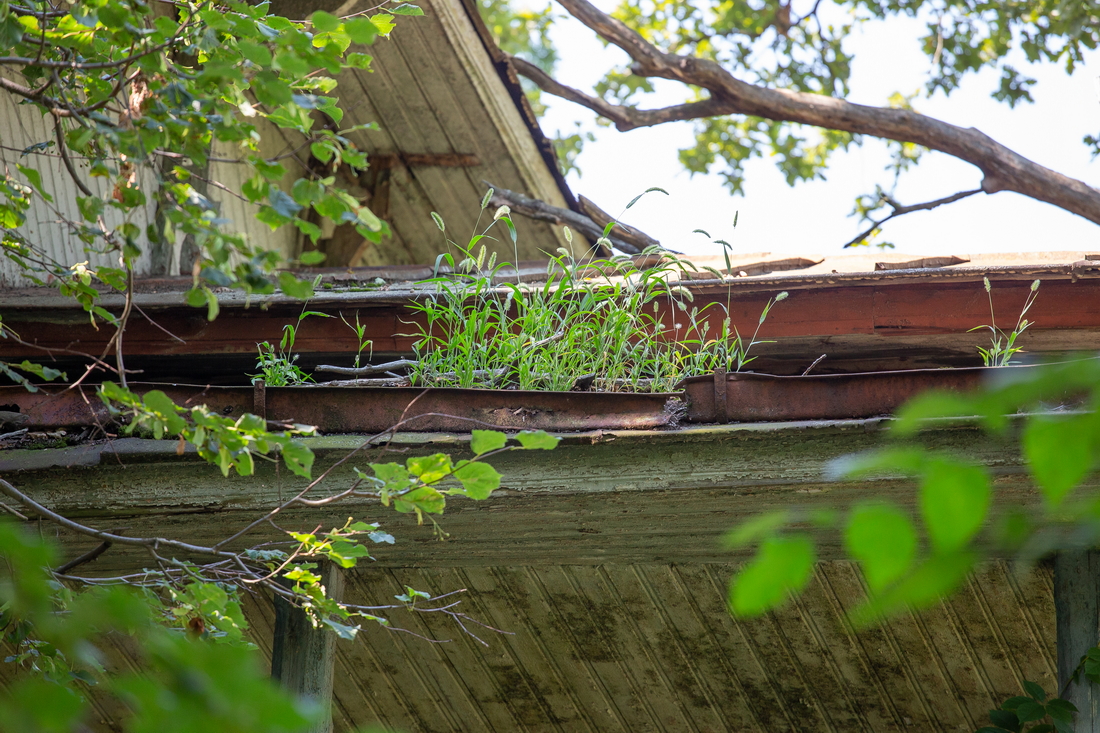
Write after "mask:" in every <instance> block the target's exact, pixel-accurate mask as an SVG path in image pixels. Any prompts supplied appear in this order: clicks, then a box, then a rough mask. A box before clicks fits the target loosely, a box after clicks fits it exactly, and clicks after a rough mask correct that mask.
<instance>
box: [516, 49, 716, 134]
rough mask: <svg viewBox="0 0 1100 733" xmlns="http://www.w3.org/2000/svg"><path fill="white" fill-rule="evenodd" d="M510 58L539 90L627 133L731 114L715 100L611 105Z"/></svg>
mask: <svg viewBox="0 0 1100 733" xmlns="http://www.w3.org/2000/svg"><path fill="white" fill-rule="evenodd" d="M509 58H510V60H511V62H512V65H513V66H514V67H515V69H516V73H518V74H522V75H523V76H525V77H527V78H528V79H530V80H531V81H533V82H534V83H535V85H536V86H538V88H539V89H541V90H543V91H544V92H546V93H547V94H553V95H554V96H556V97H561V98H562V99H568V100H569V101H570V102H575V103H576V104H579V105H581V106H582V107H587V108H588V109H590V110H592V111H593V112H595V113H596V114H598V115H600V116H601V117H605V118H607V119H609V120H611V121H612V122H613V123H615V129H617V130H618V131H619V132H628V131H630V130H635V129H637V128H639V127H652V126H653V125H660V124H661V123H664V122H681V121H683V120H697V119H700V118H702V117H715V116H717V115H724V114H730V111H729V110H727V109H726V106H725V105H723V104H722V103H721V102H719V101H718V100H716V99H706V100H703V101H701V102H688V103H687V104H676V105H673V106H671V107H662V108H660V109H635V108H634V107H624V106H623V105H619V104H611V103H610V102H608V101H606V100H604V99H600V98H599V97H594V96H592V95H589V94H585V93H584V92H582V91H580V90H579V89H574V88H573V87H567V86H565V85H564V84H562V83H560V82H559V81H557V80H555V79H554V78H552V77H551V76H550V75H549V74H547V73H546V72H545V71H543V70H542V69H540V68H539V67H537V66H535V65H534V64H532V63H530V62H528V61H524V60H523V59H521V58H518V57H516V56H511V57H509Z"/></svg>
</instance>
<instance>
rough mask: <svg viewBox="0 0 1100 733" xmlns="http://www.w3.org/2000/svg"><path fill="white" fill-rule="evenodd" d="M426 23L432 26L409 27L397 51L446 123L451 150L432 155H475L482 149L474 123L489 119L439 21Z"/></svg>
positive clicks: (410, 24)
mask: <svg viewBox="0 0 1100 733" xmlns="http://www.w3.org/2000/svg"><path fill="white" fill-rule="evenodd" d="M424 20H427V21H428V22H426V23H425V22H417V23H409V24H405V25H404V26H403V27H402V28H401V29H400V30H401V31H402V33H403V35H402V36H401V39H400V40H399V41H397V42H396V43H395V44H394V51H395V52H396V54H395V55H399V56H400V58H401V60H402V62H403V65H404V66H405V67H406V68H408V70H409V74H410V75H411V76H412V77H413V78H415V79H417V80H418V81H419V82H420V84H421V88H422V89H423V90H424V96H425V97H426V98H427V99H429V100H431V101H430V104H431V106H432V108H433V109H434V110H435V111H436V115H437V116H438V119H439V120H440V121H441V122H442V121H444V120H445V123H442V124H441V127H442V132H443V135H444V137H445V139H446V141H447V144H448V148H449V150H448V151H442V150H432V151H430V152H455V153H469V152H474V151H475V150H476V149H477V148H479V147H480V146H479V144H478V142H479V138H478V135H477V133H476V132H475V130H476V129H477V128H476V125H475V124H474V123H473V120H474V119H476V120H478V121H481V120H482V119H485V118H486V116H487V115H486V114H485V108H484V106H483V105H482V103H481V100H480V99H479V98H478V96H477V90H476V89H475V88H474V86H473V84H471V83H470V78H469V76H468V74H467V71H466V70H465V69H463V68H462V66H461V65H460V64H459V63H458V62H457V59H456V58H455V50H454V47H453V45H452V43H451V41H450V39H448V38H447V35H446V32H445V31H444V29H443V26H442V25H441V24H440V22H439V18H438V17H437V16H430V15H429V16H425V18H424ZM425 152H429V151H425Z"/></svg>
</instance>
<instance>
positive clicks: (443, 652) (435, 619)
mask: <svg viewBox="0 0 1100 733" xmlns="http://www.w3.org/2000/svg"><path fill="white" fill-rule="evenodd" d="M443 574H444V577H442V578H440V577H439V576H438V575H437V574H436V573H433V572H431V571H428V570H423V569H421V570H414V569H396V570H391V571H390V573H389V579H390V580H391V581H392V585H391V588H390V592H389V595H390V597H393V596H394V595H397V594H400V593H403V592H404V591H405V588H406V587H411V588H415V589H417V590H420V591H424V592H426V593H431V594H432V595H433V596H434V595H439V594H443V593H448V592H451V591H454V590H458V589H460V588H461V586H459V585H457V584H456V579H455V578H454V575H453V572H450V571H443ZM436 581H439V583H440V584H437V582H436ZM455 600H458V599H455ZM429 605H437V604H435V603H432V604H429ZM398 613H399V615H400V618H401V620H402V625H403V627H404V628H407V629H409V630H410V631H413V632H415V633H417V634H420V635H422V636H425V637H428V638H429V639H438V640H445V642H444V643H440V644H428V645H427V646H430V647H431V648H430V649H427V648H424V649H422V650H421V651H420V655H421V658H420V659H418V660H417V662H418V664H419V665H420V671H421V674H423V675H424V676H426V677H431V678H433V679H434V682H435V685H436V687H437V688H438V690H439V694H440V695H441V698H440V699H441V700H443V701H448V702H447V704H450V705H454V702H455V701H459V700H460V701H461V702H462V703H463V704H460V705H457V706H454V707H455V711H456V712H457V713H459V714H461V715H462V729H463V730H510V729H512V728H514V726H515V717H514V716H513V715H512V713H511V711H510V710H509V709H508V706H507V702H506V701H505V700H504V699H503V698H502V695H501V694H500V691H499V690H498V689H497V688H496V685H495V684H494V680H493V679H492V678H490V677H489V676H488V675H487V674H486V673H485V669H484V668H483V666H482V665H481V664H480V656H481V653H482V649H481V648H480V647H478V648H474V647H475V646H476V645H475V644H473V643H472V640H471V639H470V638H469V636H467V635H466V634H465V633H464V632H463V630H462V628H461V627H460V626H458V625H457V624H456V623H454V622H453V621H452V620H451V619H450V618H449V617H448V616H446V615H444V614H440V613H419V612H408V613H401V612H398ZM404 636H408V635H404ZM403 641H404V646H405V647H406V650H407V651H406V652H405V653H406V654H410V653H415V650H414V648H413V642H414V641H415V642H420V643H421V644H423V643H424V642H423V641H422V640H420V639H416V637H413V636H408V638H406V639H404V640H403Z"/></svg>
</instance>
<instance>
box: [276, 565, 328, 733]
mask: <svg viewBox="0 0 1100 733" xmlns="http://www.w3.org/2000/svg"><path fill="white" fill-rule="evenodd" d="M320 574H321V577H322V579H323V583H322V584H323V585H324V588H325V594H326V595H327V596H328V597H329V598H333V599H335V600H342V599H343V596H344V573H343V570H342V569H340V568H339V567H337V566H336V565H334V564H333V563H330V562H322V563H321V564H320ZM335 664H336V634H334V633H333V632H332V631H331V630H329V629H327V628H324V627H320V628H317V627H314V626H313V624H312V623H310V620H309V618H308V617H307V616H306V614H305V612H304V611H302V610H301V609H300V608H296V607H294V606H291V605H290V604H289V603H287V602H286V601H285V600H283V599H282V598H276V599H275V633H274V642H273V644H272V647H271V676H272V678H274V679H276V680H278V681H279V682H281V683H282V685H283V687H285V688H286V689H287V690H289V691H290V692H293V693H294V694H296V695H298V696H299V697H303V698H309V699H311V700H313V701H315V702H317V703H318V704H320V705H321V706H323V707H324V709H325V714H324V717H323V718H322V719H321V721H320V722H318V723H317V724H316V725H314V726H313V727H312V728H310V729H309V731H308V733H332V713H331V710H330V709H331V706H332V680H333V675H334V672H335Z"/></svg>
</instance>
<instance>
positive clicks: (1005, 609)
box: [971, 560, 1058, 699]
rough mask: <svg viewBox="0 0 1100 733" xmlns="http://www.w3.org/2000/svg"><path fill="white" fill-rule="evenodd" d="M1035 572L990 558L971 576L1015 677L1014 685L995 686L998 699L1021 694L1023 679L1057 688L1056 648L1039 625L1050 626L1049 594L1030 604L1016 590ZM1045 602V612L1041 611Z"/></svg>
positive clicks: (1005, 664)
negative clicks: (1048, 642) (1005, 687)
mask: <svg viewBox="0 0 1100 733" xmlns="http://www.w3.org/2000/svg"><path fill="white" fill-rule="evenodd" d="M1035 572H1036V570H1035V569H1034V568H1026V569H1024V568H1020V569H1019V570H1016V571H1014V570H1013V568H1011V567H1010V565H1009V562H1007V561H1005V560H993V561H990V562H989V564H987V565H985V566H983V567H982V568H981V569H980V570H979V571H978V572H977V573H975V576H974V577H972V578H971V584H972V586H974V588H975V590H976V592H978V593H979V594H980V597H981V600H982V602H983V605H985V609H983V611H985V613H986V614H988V615H989V617H990V624H991V626H992V628H993V631H996V632H997V634H998V637H999V644H1000V646H1001V647H1002V648H1003V649H1004V653H1005V660H1004V666H1007V667H1010V668H1011V669H1012V671H1013V675H1014V677H1015V679H1014V680H1013V682H1015V685H1016V686H1015V687H1014V688H1010V689H1007V690H1005V689H1000V688H994V689H996V690H997V697H998V699H1003V697H1010V696H1014V694H1020V693H1021V690H1020V685H1019V682H1020V681H1021V680H1025V679H1026V680H1032V681H1034V682H1037V683H1038V685H1041V686H1042V687H1043V689H1045V690H1047V691H1049V692H1053V691H1054V690H1056V689H1057V687H1058V670H1057V659H1056V650H1055V649H1052V648H1049V647H1048V646H1047V644H1046V639H1045V638H1044V635H1043V631H1042V628H1041V624H1042V625H1053V624H1051V622H1052V621H1053V620H1054V605H1053V603H1052V602H1051V597H1048V598H1047V599H1046V603H1037V604H1036V605H1035V606H1029V605H1026V604H1025V603H1026V601H1024V599H1023V598H1022V594H1021V593H1020V592H1019V587H1020V586H1031V584H1033V583H1035V582H1036V580H1037V579H1036V578H1035ZM1052 595H1053V594H1052ZM1044 605H1045V606H1046V609H1045V610H1046V613H1043V611H1044ZM1036 611H1037V612H1040V613H1038V614H1036V613H1035V612H1036ZM1041 620H1042V621H1041ZM1002 696H1003V697H1002Z"/></svg>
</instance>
